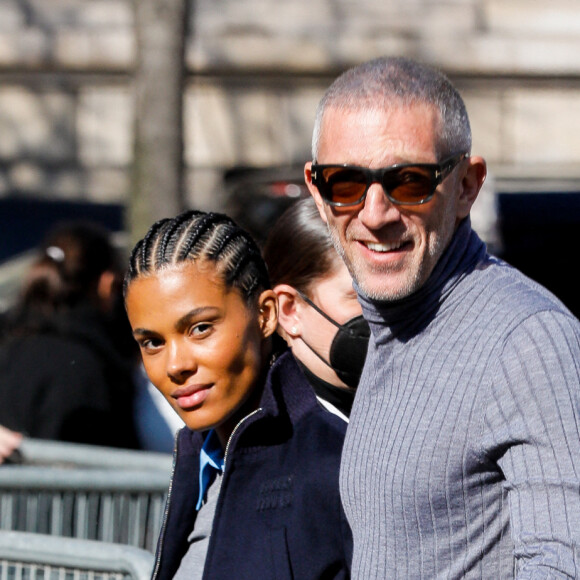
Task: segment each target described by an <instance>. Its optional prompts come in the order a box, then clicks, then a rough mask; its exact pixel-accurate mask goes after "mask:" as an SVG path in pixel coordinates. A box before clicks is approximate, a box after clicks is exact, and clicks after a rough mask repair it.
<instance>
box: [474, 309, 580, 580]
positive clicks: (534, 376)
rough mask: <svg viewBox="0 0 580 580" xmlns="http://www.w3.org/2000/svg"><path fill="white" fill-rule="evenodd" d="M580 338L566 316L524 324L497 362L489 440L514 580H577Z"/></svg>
mask: <svg viewBox="0 0 580 580" xmlns="http://www.w3.org/2000/svg"><path fill="white" fill-rule="evenodd" d="M579 365H580V331H579V325H578V322H577V321H576V320H575V319H573V318H571V317H570V316H567V315H565V314H561V313H554V312H542V313H540V314H536V315H534V316H533V317H530V318H528V319H527V320H525V321H524V322H523V323H522V324H520V325H519V326H518V327H517V328H516V329H515V330H514V331H513V332H512V333H510V335H509V337H508V338H507V340H506V341H505V342H504V344H503V347H502V351H501V353H500V354H499V356H498V358H497V359H496V361H495V369H494V373H493V376H492V378H491V381H492V385H491V395H492V396H491V397H490V401H489V404H488V406H487V411H486V417H485V421H486V427H487V433H488V435H489V434H491V435H490V438H491V439H493V447H494V449H495V450H496V452H497V457H496V461H497V464H498V465H499V467H500V469H501V470H502V472H503V475H504V477H505V490H506V494H507V498H508V503H509V515H510V530H511V535H512V540H513V543H514V556H515V578H516V579H517V580H539V579H548V578H550V579H560V578H577V577H578V576H580V567H579V566H580V552H579V550H578V545H579V543H580V425H579V423H580V369H579Z"/></svg>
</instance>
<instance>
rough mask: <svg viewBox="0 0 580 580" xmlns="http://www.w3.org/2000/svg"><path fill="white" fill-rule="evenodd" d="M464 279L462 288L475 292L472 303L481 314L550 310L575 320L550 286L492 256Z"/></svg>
mask: <svg viewBox="0 0 580 580" xmlns="http://www.w3.org/2000/svg"><path fill="white" fill-rule="evenodd" d="M466 282H467V284H466V288H467V290H466V291H467V293H469V294H471V295H472V296H477V301H476V304H478V305H479V306H480V309H481V314H482V315H483V316H497V315H499V316H503V315H506V314H508V313H509V314H511V315H512V316H513V315H515V314H517V315H518V316H521V317H524V318H525V317H529V316H532V315H534V314H536V313H540V312H553V313H560V314H562V315H564V316H570V317H571V318H572V319H574V320H576V319H575V317H574V315H573V314H572V313H571V312H570V311H569V310H568V308H567V307H566V306H565V305H564V304H563V302H562V301H561V300H560V299H559V298H557V297H556V296H555V295H554V294H553V293H552V292H550V290H548V289H547V288H545V287H544V286H542V285H541V284H539V283H537V282H536V281H534V280H532V279H531V278H529V277H528V276H526V275H525V274H523V273H522V272H521V271H520V270H518V269H517V268H514V267H513V266H511V265H510V264H508V263H507V262H504V261H503V260H501V259H499V258H496V257H494V256H488V257H487V259H486V260H484V261H482V262H481V263H480V264H479V265H478V266H477V267H476V268H475V269H474V270H473V272H471V274H470V276H468V278H467V281H466Z"/></svg>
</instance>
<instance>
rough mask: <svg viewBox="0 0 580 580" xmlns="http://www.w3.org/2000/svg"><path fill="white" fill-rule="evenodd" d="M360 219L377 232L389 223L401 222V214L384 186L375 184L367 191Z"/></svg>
mask: <svg viewBox="0 0 580 580" xmlns="http://www.w3.org/2000/svg"><path fill="white" fill-rule="evenodd" d="M358 218H359V220H360V221H361V222H362V223H363V224H364V225H365V226H366V227H367V228H369V229H371V230H376V229H379V228H381V227H382V226H384V225H386V224H388V223H392V222H395V221H399V220H400V219H401V212H400V211H399V207H398V206H397V205H396V204H394V203H393V202H392V201H390V200H389V198H388V197H387V194H386V192H385V190H384V189H383V186H382V185H381V184H380V183H373V184H371V186H370V187H369V190H368V191H367V195H366V197H365V200H364V205H363V207H362V208H361V210H360V211H359V213H358Z"/></svg>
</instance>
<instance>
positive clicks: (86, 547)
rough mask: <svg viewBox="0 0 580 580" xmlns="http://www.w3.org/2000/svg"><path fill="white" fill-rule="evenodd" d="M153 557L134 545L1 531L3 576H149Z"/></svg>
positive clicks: (103, 579)
mask: <svg viewBox="0 0 580 580" xmlns="http://www.w3.org/2000/svg"><path fill="white" fill-rule="evenodd" d="M153 560H154V558H153V554H151V553H150V552H147V551H145V550H141V549H138V548H134V547H132V546H120V545H115V544H108V543H105V542H93V541H90V540H77V539H70V538H57V537H54V536H45V535H41V534H32V533H26V532H6V531H0V579H1V580H149V578H150V577H151V572H152V569H153Z"/></svg>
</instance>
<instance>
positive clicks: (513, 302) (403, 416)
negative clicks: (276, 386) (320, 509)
mask: <svg viewBox="0 0 580 580" xmlns="http://www.w3.org/2000/svg"><path fill="white" fill-rule="evenodd" d="M555 251H557V249H555ZM359 296H360V300H361V303H362V305H363V311H364V315H365V317H366V318H367V320H368V321H369V323H370V326H371V330H372V335H371V342H370V345H369V351H368V358H367V362H366V366H365V370H364V372H363V376H362V379H361V382H360V385H359V387H358V392H357V395H356V398H355V403H354V407H353V410H352V415H351V422H350V426H349V428H348V432H347V438H346V442H345V446H344V452H343V460H342V467H341V493H342V497H343V502H344V506H345V510H346V513H347V516H348V519H349V522H350V524H351V526H352V530H353V534H354V558H353V578H356V579H358V580H373V579H376V580H396V579H413V580H415V579H419V578H424V579H426V580H431V579H435V578H437V579H440V578H441V579H442V578H446V579H448V578H454V579H460V578H461V579H466V578H474V579H482V578H486V579H490V580H501V579H505V578H514V577H516V578H518V579H530V580H531V579H534V580H536V579H539V578H553V579H555V578H577V577H580V552H579V550H578V546H579V544H580V323H579V322H578V320H577V319H576V318H575V317H573V316H572V315H571V314H570V313H569V312H568V311H567V310H566V309H565V307H564V306H563V305H562V304H561V303H560V302H559V301H558V300H557V299H556V298H554V297H553V296H552V295H551V294H550V293H549V292H548V291H546V290H545V289H544V288H542V287H540V286H539V285H537V284H535V283H534V282H532V281H531V280H529V279H527V278H526V277H524V276H523V275H522V274H521V273H519V272H518V271H517V270H515V269H513V268H511V267H510V266H508V265H507V264H505V263H503V262H501V261H499V260H497V259H496V258H493V257H490V256H489V255H487V254H486V250H485V246H484V244H483V243H482V242H481V241H480V240H479V238H478V237H477V235H476V234H475V233H474V232H472V230H471V227H470V223H469V220H468V219H467V220H465V221H464V222H463V223H462V224H461V225H460V227H459V228H458V230H457V232H456V234H455V236H454V238H453V240H452V243H451V246H450V247H449V248H448V250H447V251H446V253H445V254H444V255H443V256H442V258H441V260H440V261H439V263H438V264H437V267H436V269H435V271H434V272H433V274H432V275H431V277H430V279H429V281H428V282H427V284H426V285H425V286H424V287H423V288H422V289H421V290H420V291H418V292H417V293H416V294H414V295H413V296H411V297H409V298H407V299H405V300H402V301H399V302H393V303H386V302H376V301H372V300H369V299H368V298H366V297H365V296H362V295H360V292H359Z"/></svg>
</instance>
